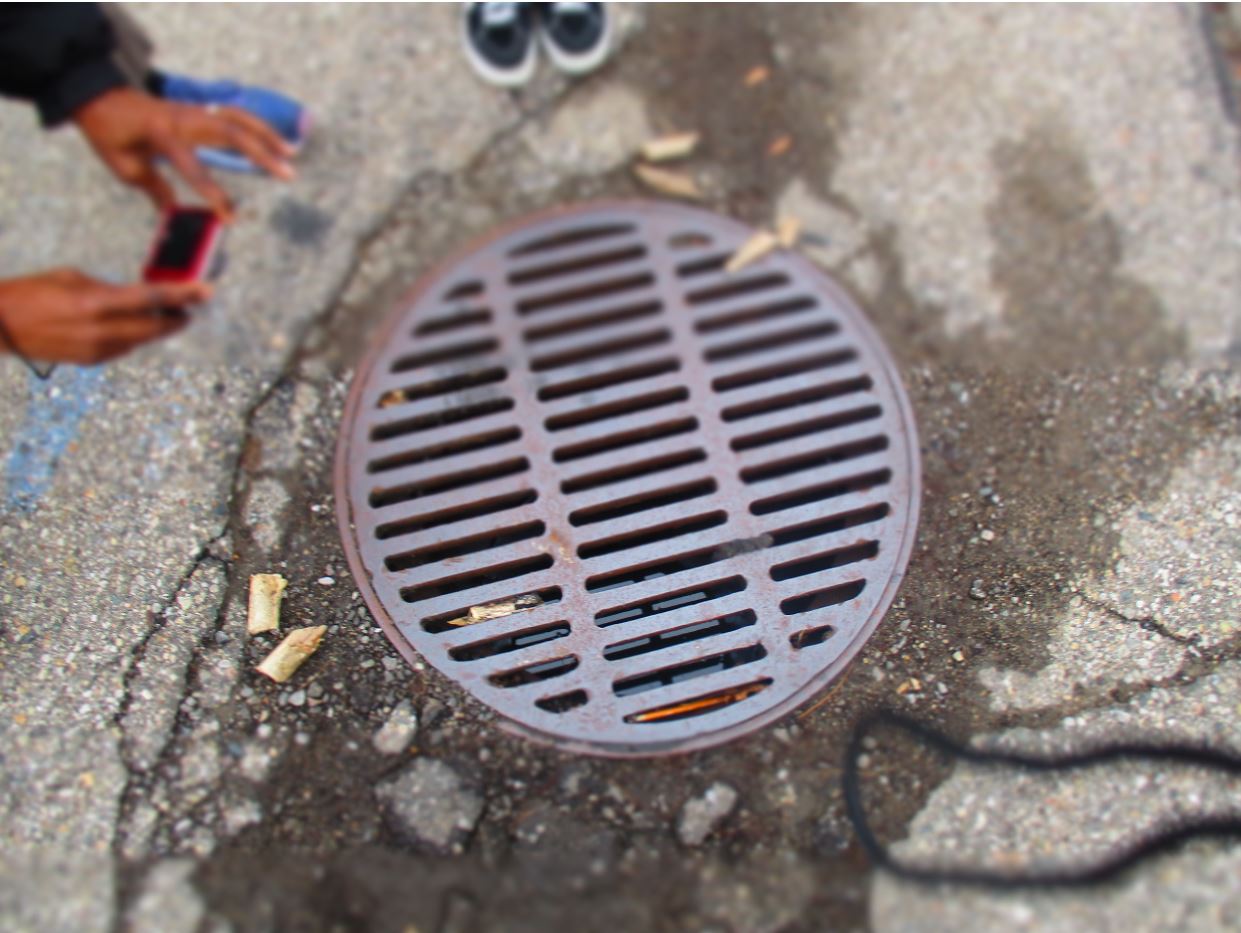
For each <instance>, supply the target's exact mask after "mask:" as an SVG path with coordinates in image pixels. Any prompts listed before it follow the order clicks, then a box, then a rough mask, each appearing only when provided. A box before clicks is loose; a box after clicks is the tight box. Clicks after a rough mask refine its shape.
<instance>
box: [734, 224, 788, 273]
mask: <svg viewBox="0 0 1241 933" xmlns="http://www.w3.org/2000/svg"><path fill="white" fill-rule="evenodd" d="M779 245H780V241H779V240H777V239H776V235H775V234H774V233H772V232H771V231H770V230H759V231H758V232H757V233H755V234H754V235H753V236H752V237H750V238H749V239H748V240H746V241H745V242H744V243H742V244H741V246H739V247H738V248H737V251H736V252H735V253H733V254H732V256H730V257H729V259H728V262H726V263H725V264H724V271H725V272H727V273H729V274H731V273H733V272H740V271H741V270H742V269H744V268H745V267H746V266H748V265H749V264H750V263H752V262H758V260H760V259H762V258H763V257H764V256H766V255H767V254H768V253H770V252H771V251H772V250H773V249H775V248H776V247H777V246H779Z"/></svg>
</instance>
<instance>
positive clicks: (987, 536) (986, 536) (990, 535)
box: [978, 528, 995, 541]
mask: <svg viewBox="0 0 1241 933" xmlns="http://www.w3.org/2000/svg"><path fill="white" fill-rule="evenodd" d="M978 537H980V538H982V539H983V540H984V541H994V540H995V532H994V531H992V530H991V529H990V528H984V529H983V530H982V531H980V532H978Z"/></svg>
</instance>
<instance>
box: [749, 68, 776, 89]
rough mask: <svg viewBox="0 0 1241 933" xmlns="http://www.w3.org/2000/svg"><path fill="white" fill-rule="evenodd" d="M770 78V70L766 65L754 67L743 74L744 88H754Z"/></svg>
mask: <svg viewBox="0 0 1241 933" xmlns="http://www.w3.org/2000/svg"><path fill="white" fill-rule="evenodd" d="M770 77H771V69H770V68H768V67H767V66H766V65H755V66H754V67H753V68H751V69H750V70H749V71H747V72H746V73H745V86H746V87H756V86H758V85H760V84H762V83H763V82H764V81H766V80H767V79H768V78H770Z"/></svg>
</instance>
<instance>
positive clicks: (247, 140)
mask: <svg viewBox="0 0 1241 933" xmlns="http://www.w3.org/2000/svg"><path fill="white" fill-rule="evenodd" d="M220 122H221V124H222V125H223V127H224V129H223V133H224V146H225V147H226V148H228V149H233V150H236V151H237V152H240V153H241V154H242V155H244V156H245V157H246V158H248V159H249V160H250V161H251V162H253V163H254V164H255V165H257V166H258V167H259V168H261V169H263V171H265V172H267V173H268V174H269V175H273V176H275V177H276V178H279V179H282V180H283V181H292V180H293V178H294V176H295V174H296V173H295V172H294V171H293V166H291V165H289V163H288V162H286V161H285V160H284V154H283V149H280V150H273V149H272V147H271V141H270V140H268V139H265V138H263V137H262V136H259V135H258V134H256V133H255V132H254V131H253V130H252V129H250V128H249V127H247V126H243V125H242V124H240V123H232V122H229V121H228V120H227V119H221V121H220ZM273 135H274V134H273Z"/></svg>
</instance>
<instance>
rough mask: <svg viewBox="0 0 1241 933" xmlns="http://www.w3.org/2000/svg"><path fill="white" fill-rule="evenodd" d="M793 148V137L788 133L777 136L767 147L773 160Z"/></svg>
mask: <svg viewBox="0 0 1241 933" xmlns="http://www.w3.org/2000/svg"><path fill="white" fill-rule="evenodd" d="M792 148H793V137H792V136H790V135H789V134H788V133H784V134H782V135H780V136H777V137H776V138H775V139H773V140H772V141H771V145H770V146H768V147H767V154H768V155H769V156H771V157H772V158H773V159H776V158H779V157H780V156H782V155H784V154H785V153H786V152H788V151H789V150H790V149H792Z"/></svg>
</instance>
